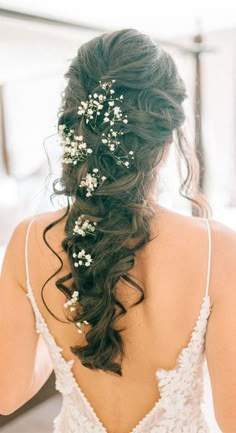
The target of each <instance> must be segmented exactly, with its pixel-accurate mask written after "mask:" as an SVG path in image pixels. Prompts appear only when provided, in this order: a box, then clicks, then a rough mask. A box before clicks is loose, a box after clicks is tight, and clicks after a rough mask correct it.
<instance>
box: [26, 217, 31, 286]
mask: <svg viewBox="0 0 236 433" xmlns="http://www.w3.org/2000/svg"><path fill="white" fill-rule="evenodd" d="M32 223H33V219H32V220H31V221H30V223H29V225H28V227H27V231H26V237H25V273H26V284H27V289H29V287H30V275H29V261H28V257H29V255H28V244H29V232H30V228H31V225H32Z"/></svg>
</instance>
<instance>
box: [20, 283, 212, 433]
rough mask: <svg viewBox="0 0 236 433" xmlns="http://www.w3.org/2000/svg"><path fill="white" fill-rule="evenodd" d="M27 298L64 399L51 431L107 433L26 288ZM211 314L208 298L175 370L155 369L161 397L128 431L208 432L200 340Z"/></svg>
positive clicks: (203, 339) (143, 432)
mask: <svg viewBox="0 0 236 433" xmlns="http://www.w3.org/2000/svg"><path fill="white" fill-rule="evenodd" d="M27 296H28V298H29V299H30V301H31V303H32V307H33V310H34V312H35V317H36V331H37V332H38V333H41V334H42V336H43V337H44V339H45V341H46V343H47V345H48V349H49V353H50V355H51V358H52V361H53V365H54V369H55V375H56V389H57V390H58V391H59V392H60V393H61V394H62V396H63V403H62V408H61V411H60V413H59V414H58V415H57V417H56V418H55V419H54V421H53V423H54V433H65V432H66V433H78V432H81V433H108V432H107V430H106V429H105V427H104V425H103V424H102V422H101V421H100V420H99V418H98V417H97V415H96V413H95V411H94V409H93V407H92V406H91V404H90V403H89V401H88V400H87V398H86V396H85V395H84V393H83V392H82V390H81V389H80V387H79V385H78V384H77V382H76V379H75V377H74V375H73V373H72V366H73V363H74V360H73V359H72V360H70V361H66V360H65V359H64V357H63V356H62V353H61V352H62V351H63V349H62V348H61V347H59V346H58V345H57V344H56V341H55V339H54V338H53V336H52V335H51V333H50V332H49V329H48V326H47V323H46V322H45V320H44V318H43V316H42V315H41V313H40V311H39V309H38V307H37V304H36V301H35V298H34V295H33V292H32V289H31V287H30V285H29V287H28V293H27ZM209 314H210V299H209V295H206V296H204V298H203V302H202V306H201V310H200V313H199V316H198V318H197V321H196V324H195V327H194V329H193V331H192V334H191V337H190V340H189V343H188V345H187V346H186V347H184V348H183V349H182V350H181V352H180V354H179V356H178V358H177V361H176V366H175V367H174V368H173V369H171V370H165V369H161V368H160V369H158V370H157V371H156V379H157V386H158V388H159V391H160V399H159V400H158V402H157V403H156V404H155V405H154V407H153V408H152V410H151V411H150V412H149V413H148V414H147V415H146V416H144V417H143V419H142V420H141V421H140V422H139V423H138V424H137V425H136V427H134V428H133V430H132V431H131V432H130V433H174V432H176V433H207V432H209V428H208V425H207V422H206V420H205V418H204V416H203V412H202V407H201V406H202V404H204V401H203V363H204V342H205V338H204V337H205V332H206V326H207V320H208V317H209Z"/></svg>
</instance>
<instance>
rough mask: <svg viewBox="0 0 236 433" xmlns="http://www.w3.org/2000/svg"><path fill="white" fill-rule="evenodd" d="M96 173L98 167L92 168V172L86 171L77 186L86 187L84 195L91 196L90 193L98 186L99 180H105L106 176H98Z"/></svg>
mask: <svg viewBox="0 0 236 433" xmlns="http://www.w3.org/2000/svg"><path fill="white" fill-rule="evenodd" d="M97 173H98V168H94V169H93V173H92V174H91V173H87V174H86V177H85V178H84V179H82V181H81V182H80V184H79V187H84V186H85V187H86V190H87V192H86V197H91V195H92V193H93V192H94V191H95V190H96V189H97V187H98V186H99V183H100V180H101V181H102V182H103V181H104V180H106V176H100V174H97Z"/></svg>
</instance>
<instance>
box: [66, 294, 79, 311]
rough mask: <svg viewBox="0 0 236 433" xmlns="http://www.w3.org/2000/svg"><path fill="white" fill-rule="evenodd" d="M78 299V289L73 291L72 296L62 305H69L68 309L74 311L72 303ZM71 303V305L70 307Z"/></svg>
mask: <svg viewBox="0 0 236 433" xmlns="http://www.w3.org/2000/svg"><path fill="white" fill-rule="evenodd" d="M78 299H79V292H78V291H74V292H73V293H72V298H71V299H69V301H67V302H66V303H65V304H64V307H65V308H68V307H70V311H75V307H73V305H74V304H76V303H77V302H78ZM71 305H72V307H71Z"/></svg>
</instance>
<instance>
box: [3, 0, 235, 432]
mask: <svg viewBox="0 0 236 433" xmlns="http://www.w3.org/2000/svg"><path fill="white" fill-rule="evenodd" d="M128 27H129V28H130V27H133V28H137V29H138V30H141V31H144V32H145V33H148V34H150V35H151V36H152V37H153V38H154V39H155V40H156V42H157V43H160V44H161V45H162V46H163V48H165V49H166V50H167V51H168V52H170V54H171V55H172V56H173V57H174V59H175V61H176V63H177V66H178V68H179V71H180V73H181V75H182V77H183V79H184V81H185V83H186V86H187V90H188V95H189V98H188V101H186V103H185V109H186V113H187V122H186V129H187V131H188V135H189V139H190V143H191V145H192V146H195V148H196V150H197V153H198V155H199V160H200V163H201V171H202V175H201V179H200V186H201V189H202V191H203V192H204V193H205V195H206V196H207V199H208V200H209V202H210V205H211V207H212V210H213V219H217V220H218V221H221V222H222V223H224V224H225V225H228V226H230V227H231V228H233V229H235V230H236V187H235V184H236V122H235V116H236V80H235V72H236V4H234V2H230V1H227V0H225V1H221V0H219V1H218V2H217V4H216V2H214V1H210V0H205V1H196V2H194V1H192V0H178V1H175V2H173V1H170V0H165V2H159V1H158V0H145V2H137V1H133V0H130V1H129V2H127V1H124V0H119V2H116V3H115V4H112V2H111V1H108V0H100V1H95V0H90V2H79V1H78V0H67V1H66V2H62V1H52V0H51V1H50V2H48V1H46V0H41V1H40V2H37V3H36V2H34V1H33V0H21V1H17V0H15V1H14V0H7V1H1V0H0V191H1V193H0V222H1V230H0V265H1V260H2V257H3V254H4V250H5V247H6V243H7V241H8V239H9V237H10V235H11V233H12V230H13V228H14V227H15V225H16V224H17V223H18V222H19V221H20V220H22V219H23V218H25V217H27V216H29V215H32V214H35V213H41V212H44V211H47V210H52V209H53V207H52V204H51V202H50V193H51V183H52V180H53V179H54V178H55V177H56V176H57V174H58V170H59V163H58V161H59V157H60V152H59V146H58V140H57V135H56V124H57V112H58V109H59V105H60V98H61V92H62V90H63V88H64V85H65V82H64V77H63V75H64V73H65V72H66V70H67V68H68V66H69V64H70V61H71V59H72V58H73V57H74V56H75V55H76V52H77V49H78V48H79V46H80V45H81V44H82V43H84V42H85V41H87V40H89V39H91V38H93V37H94V36H96V35H98V34H100V33H103V32H104V31H112V30H116V29H122V28H128ZM48 159H49V160H50V163H51V166H49V164H48ZM179 186H180V182H179V177H178V172H177V167H176V155H175V152H174V149H173V151H171V152H170V155H169V159H168V161H167V164H166V166H165V167H164V168H163V169H162V172H161V182H160V186H159V188H160V203H161V204H163V205H164V206H166V207H169V208H170V209H173V210H175V211H179V212H183V213H187V214H188V213H189V214H191V208H190V204H189V203H188V201H187V200H185V199H184V198H182V197H181V196H180V195H179V192H178V189H179ZM59 205H61V203H55V205H54V207H57V206H59ZM206 393H207V408H206V411H207V413H208V416H209V418H210V422H211V424H212V431H213V432H214V433H217V432H219V430H218V429H217V427H216V425H215V423H214V413H213V409H212V401H211V394H210V390H209V382H208V378H207V377H206ZM60 404H61V402H60V397H59V395H58V394H57V393H56V391H55V388H54V377H53V375H52V376H51V378H50V379H49V381H48V382H47V383H46V384H45V386H44V387H43V388H42V390H41V391H40V392H39V394H38V395H37V396H36V397H34V398H33V399H32V401H30V402H29V403H27V404H26V405H25V406H24V407H22V408H21V409H19V410H18V411H16V413H15V414H13V415H10V416H7V417H2V416H0V426H1V431H2V432H4V433H8V432H9V433H10V432H11V433H20V432H24V433H32V431H34V433H49V432H50V431H52V425H51V421H52V418H53V417H54V416H55V415H56V413H57V412H58V411H59V407H60ZM42 414H43V415H42ZM31 423H33V424H31ZM32 425H34V428H33V427H32Z"/></svg>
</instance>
